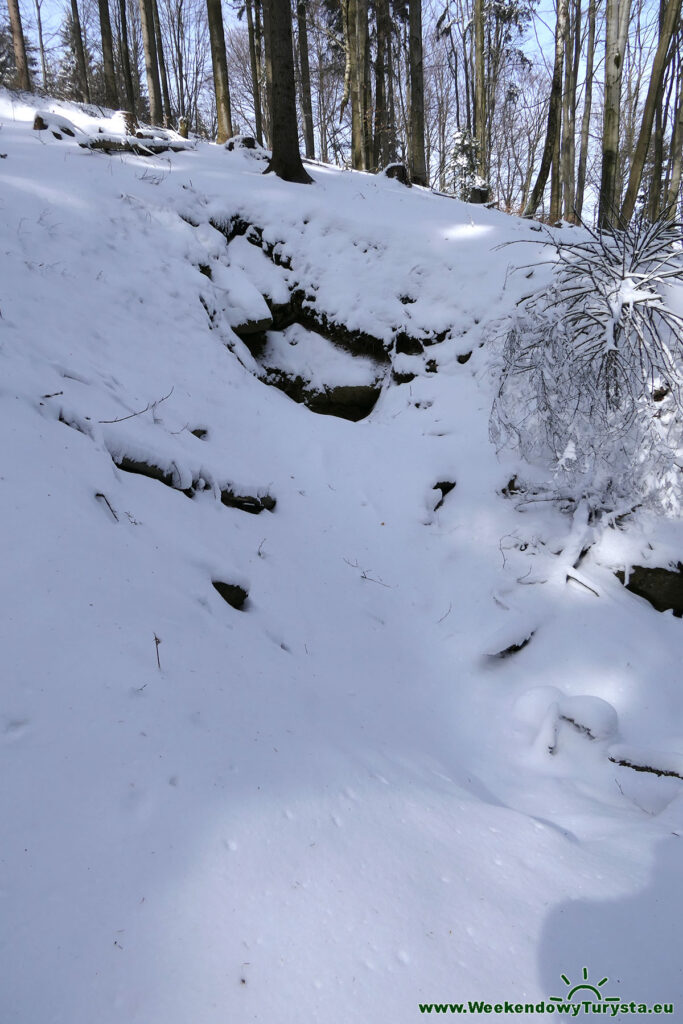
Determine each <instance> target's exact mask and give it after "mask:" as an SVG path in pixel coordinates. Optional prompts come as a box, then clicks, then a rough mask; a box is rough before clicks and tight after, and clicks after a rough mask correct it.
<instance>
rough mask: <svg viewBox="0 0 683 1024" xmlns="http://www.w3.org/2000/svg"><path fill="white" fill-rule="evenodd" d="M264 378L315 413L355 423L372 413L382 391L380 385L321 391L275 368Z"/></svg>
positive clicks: (301, 379)
mask: <svg viewBox="0 0 683 1024" xmlns="http://www.w3.org/2000/svg"><path fill="white" fill-rule="evenodd" d="M263 379H264V380H265V382H266V383H267V384H272V385H273V387H276V388H278V389H279V390H280V391H283V392H284V393H285V394H286V395H288V396H289V397H290V398H291V399H292V400H293V401H294V402H299V403H300V404H302V405H305V406H307V407H308V408H309V409H310V410H311V411H312V412H317V413H320V414H321V415H323V416H339V417H341V418H342V419H345V420H352V421H353V422H354V423H356V422H358V420H362V419H364V418H365V417H366V416H368V415H369V414H370V413H371V412H372V410H373V408H374V406H375V403H376V402H377V399H378V398H379V395H380V391H381V383H377V384H374V385H373V384H340V385H337V386H326V387H323V388H322V389H321V390H318V389H316V388H313V387H312V386H311V384H310V382H309V381H306V380H304V379H303V377H298V376H297V377H292V376H290V375H289V374H287V373H285V372H283V371H282V370H275V369H270V370H268V372H267V373H266V375H265V377H264V378H263Z"/></svg>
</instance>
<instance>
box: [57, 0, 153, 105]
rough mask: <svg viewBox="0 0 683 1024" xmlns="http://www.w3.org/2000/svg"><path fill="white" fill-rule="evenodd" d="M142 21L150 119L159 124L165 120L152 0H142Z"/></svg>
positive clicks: (73, 0)
mask: <svg viewBox="0 0 683 1024" xmlns="http://www.w3.org/2000/svg"><path fill="white" fill-rule="evenodd" d="M72 2H73V3H75V0H72ZM140 22H141V24H142V45H143V49H144V52H145V72H146V74H147V91H148V93H149V119H150V121H151V122H152V124H157V125H158V124H161V122H162V120H163V112H162V106H161V85H160V83H159V67H158V64H157V45H156V39H155V35H154V12H153V9H152V0H140Z"/></svg>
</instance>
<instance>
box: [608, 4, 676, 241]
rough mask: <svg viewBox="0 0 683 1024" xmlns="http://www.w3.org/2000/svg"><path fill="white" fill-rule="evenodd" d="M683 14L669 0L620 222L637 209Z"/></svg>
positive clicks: (624, 223)
mask: <svg viewBox="0 0 683 1024" xmlns="http://www.w3.org/2000/svg"><path fill="white" fill-rule="evenodd" d="M680 16H681V0H668V3H667V7H666V11H665V12H664V20H663V22H662V28H661V32H660V34H659V43H658V44H657V51H656V53H655V56H654V60H653V62H652V74H651V75H650V85H649V87H648V90H647V96H646V97H645V106H644V108H643V119H642V122H641V126H640V133H639V135H638V142H637V143H636V149H635V153H634V155H633V161H632V163H631V173H630V175H629V179H628V185H627V187H626V195H625V196H624V202H623V204H622V207H621V222H622V224H623V225H626V224H628V223H629V221H630V220H631V217H632V216H633V211H634V209H635V205H636V199H637V198H638V189H639V188H640V182H641V180H642V177H643V168H644V166H645V158H646V157H647V150H648V147H649V145H650V139H651V137H652V124H653V121H654V116H655V108H656V106H657V97H658V95H659V93H660V91H661V88H662V82H663V80H664V70H665V68H666V63H667V57H668V54H669V48H670V46H671V39H672V37H673V34H674V31H675V29H676V26H677V25H678V21H679V19H680Z"/></svg>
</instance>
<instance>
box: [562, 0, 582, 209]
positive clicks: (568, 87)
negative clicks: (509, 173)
mask: <svg viewBox="0 0 683 1024" xmlns="http://www.w3.org/2000/svg"><path fill="white" fill-rule="evenodd" d="M580 59H581V0H574V17H573V19H571V20H570V28H569V32H568V33H567V46H566V50H565V57H564V61H565V64H564V96H563V102H562V156H561V166H562V195H563V216H564V219H565V220H566V221H569V222H570V223H572V222H574V220H575V213H574V203H575V180H576V175H575V168H576V141H575V140H576V80H577V77H578V67H579V61H580Z"/></svg>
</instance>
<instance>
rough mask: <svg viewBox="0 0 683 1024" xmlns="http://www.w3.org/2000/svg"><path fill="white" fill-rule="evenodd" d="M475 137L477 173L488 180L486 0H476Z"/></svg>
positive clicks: (484, 179) (483, 179)
mask: <svg viewBox="0 0 683 1024" xmlns="http://www.w3.org/2000/svg"><path fill="white" fill-rule="evenodd" d="M473 17H474V137H475V139H476V141H477V174H478V175H479V177H480V178H481V181H482V182H485V181H486V178H487V174H486V166H487V159H486V157H487V153H488V145H487V138H486V74H485V63H484V62H485V57H484V0H474V15H473Z"/></svg>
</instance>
